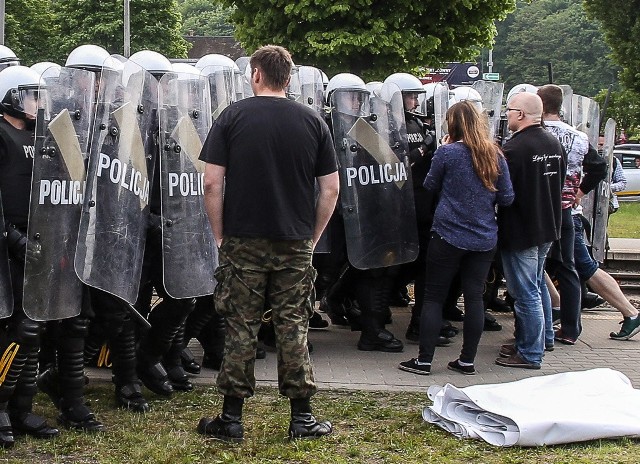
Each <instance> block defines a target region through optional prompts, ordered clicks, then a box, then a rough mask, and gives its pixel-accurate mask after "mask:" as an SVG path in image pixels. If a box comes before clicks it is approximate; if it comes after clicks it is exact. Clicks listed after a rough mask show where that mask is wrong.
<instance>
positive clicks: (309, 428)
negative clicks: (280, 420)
mask: <svg viewBox="0 0 640 464" xmlns="http://www.w3.org/2000/svg"><path fill="white" fill-rule="evenodd" d="M290 402H291V422H289V438H292V439H298V438H320V437H324V436H325V435H329V434H330V433H331V432H333V426H332V425H331V422H329V421H322V422H320V421H318V420H317V419H316V418H315V417H314V416H313V414H312V412H311V404H310V402H309V398H295V399H294V398H291V400H290Z"/></svg>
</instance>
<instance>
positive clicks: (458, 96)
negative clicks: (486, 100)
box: [449, 85, 482, 112]
mask: <svg viewBox="0 0 640 464" xmlns="http://www.w3.org/2000/svg"><path fill="white" fill-rule="evenodd" d="M461 101H470V102H471V103H473V106H475V107H476V109H477V110H478V111H479V112H482V96H481V95H480V93H479V92H478V91H477V90H476V89H472V88H471V87H468V86H464V85H461V86H459V87H456V88H455V89H452V90H450V91H449V107H451V106H453V105H455V104H456V103H460V102H461Z"/></svg>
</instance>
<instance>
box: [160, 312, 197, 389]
mask: <svg viewBox="0 0 640 464" xmlns="http://www.w3.org/2000/svg"><path fill="white" fill-rule="evenodd" d="M183 348H184V324H182V325H181V326H180V328H179V329H178V332H177V333H176V335H175V337H174V338H173V344H172V345H171V348H169V351H167V352H166V353H165V355H164V357H163V359H162V364H163V366H164V368H165V369H166V371H167V376H168V377H169V382H171V386H172V387H173V389H174V390H176V391H191V390H193V384H192V383H191V381H190V380H189V376H188V375H187V372H186V371H185V370H184V369H183V367H182V362H181V361H180V353H182V350H183Z"/></svg>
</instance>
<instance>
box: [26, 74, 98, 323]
mask: <svg viewBox="0 0 640 464" xmlns="http://www.w3.org/2000/svg"><path fill="white" fill-rule="evenodd" d="M94 79H95V75H94V73H92V72H90V71H86V70H82V69H74V68H61V69H60V73H59V75H58V76H55V77H49V78H45V79H44V85H43V86H41V88H40V90H41V91H40V95H41V96H43V98H41V102H42V103H43V105H44V107H43V108H42V109H40V110H39V111H38V117H37V121H36V139H35V150H34V158H33V175H32V180H31V202H30V206H29V226H28V230H27V236H28V242H27V252H26V263H25V273H24V296H23V307H24V311H25V314H26V315H27V316H29V317H30V318H31V319H34V320H37V321H48V320H57V319H65V318H69V317H73V316H76V315H78V314H80V309H81V303H82V282H81V281H80V280H79V279H78V276H77V275H76V273H75V270H74V266H73V263H74V256H75V252H76V244H77V241H78V226H79V224H80V213H81V210H82V199H83V194H84V184H85V177H86V175H85V157H86V153H87V150H88V137H89V127H90V124H91V114H92V111H93V98H94V95H95V91H94Z"/></svg>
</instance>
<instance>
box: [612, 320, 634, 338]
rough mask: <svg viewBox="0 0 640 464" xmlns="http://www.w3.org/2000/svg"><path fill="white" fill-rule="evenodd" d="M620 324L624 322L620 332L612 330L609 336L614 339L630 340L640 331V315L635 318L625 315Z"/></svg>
mask: <svg viewBox="0 0 640 464" xmlns="http://www.w3.org/2000/svg"><path fill="white" fill-rule="evenodd" d="M620 324H622V327H620V332H617V333H616V332H611V333H610V334H609V337H611V338H612V339H614V340H629V339H630V338H631V337H633V336H634V335H635V334H637V333H638V332H640V316H638V317H636V318H635V319H631V318H630V317H625V318H624V320H623V321H622V322H621V323H620Z"/></svg>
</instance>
